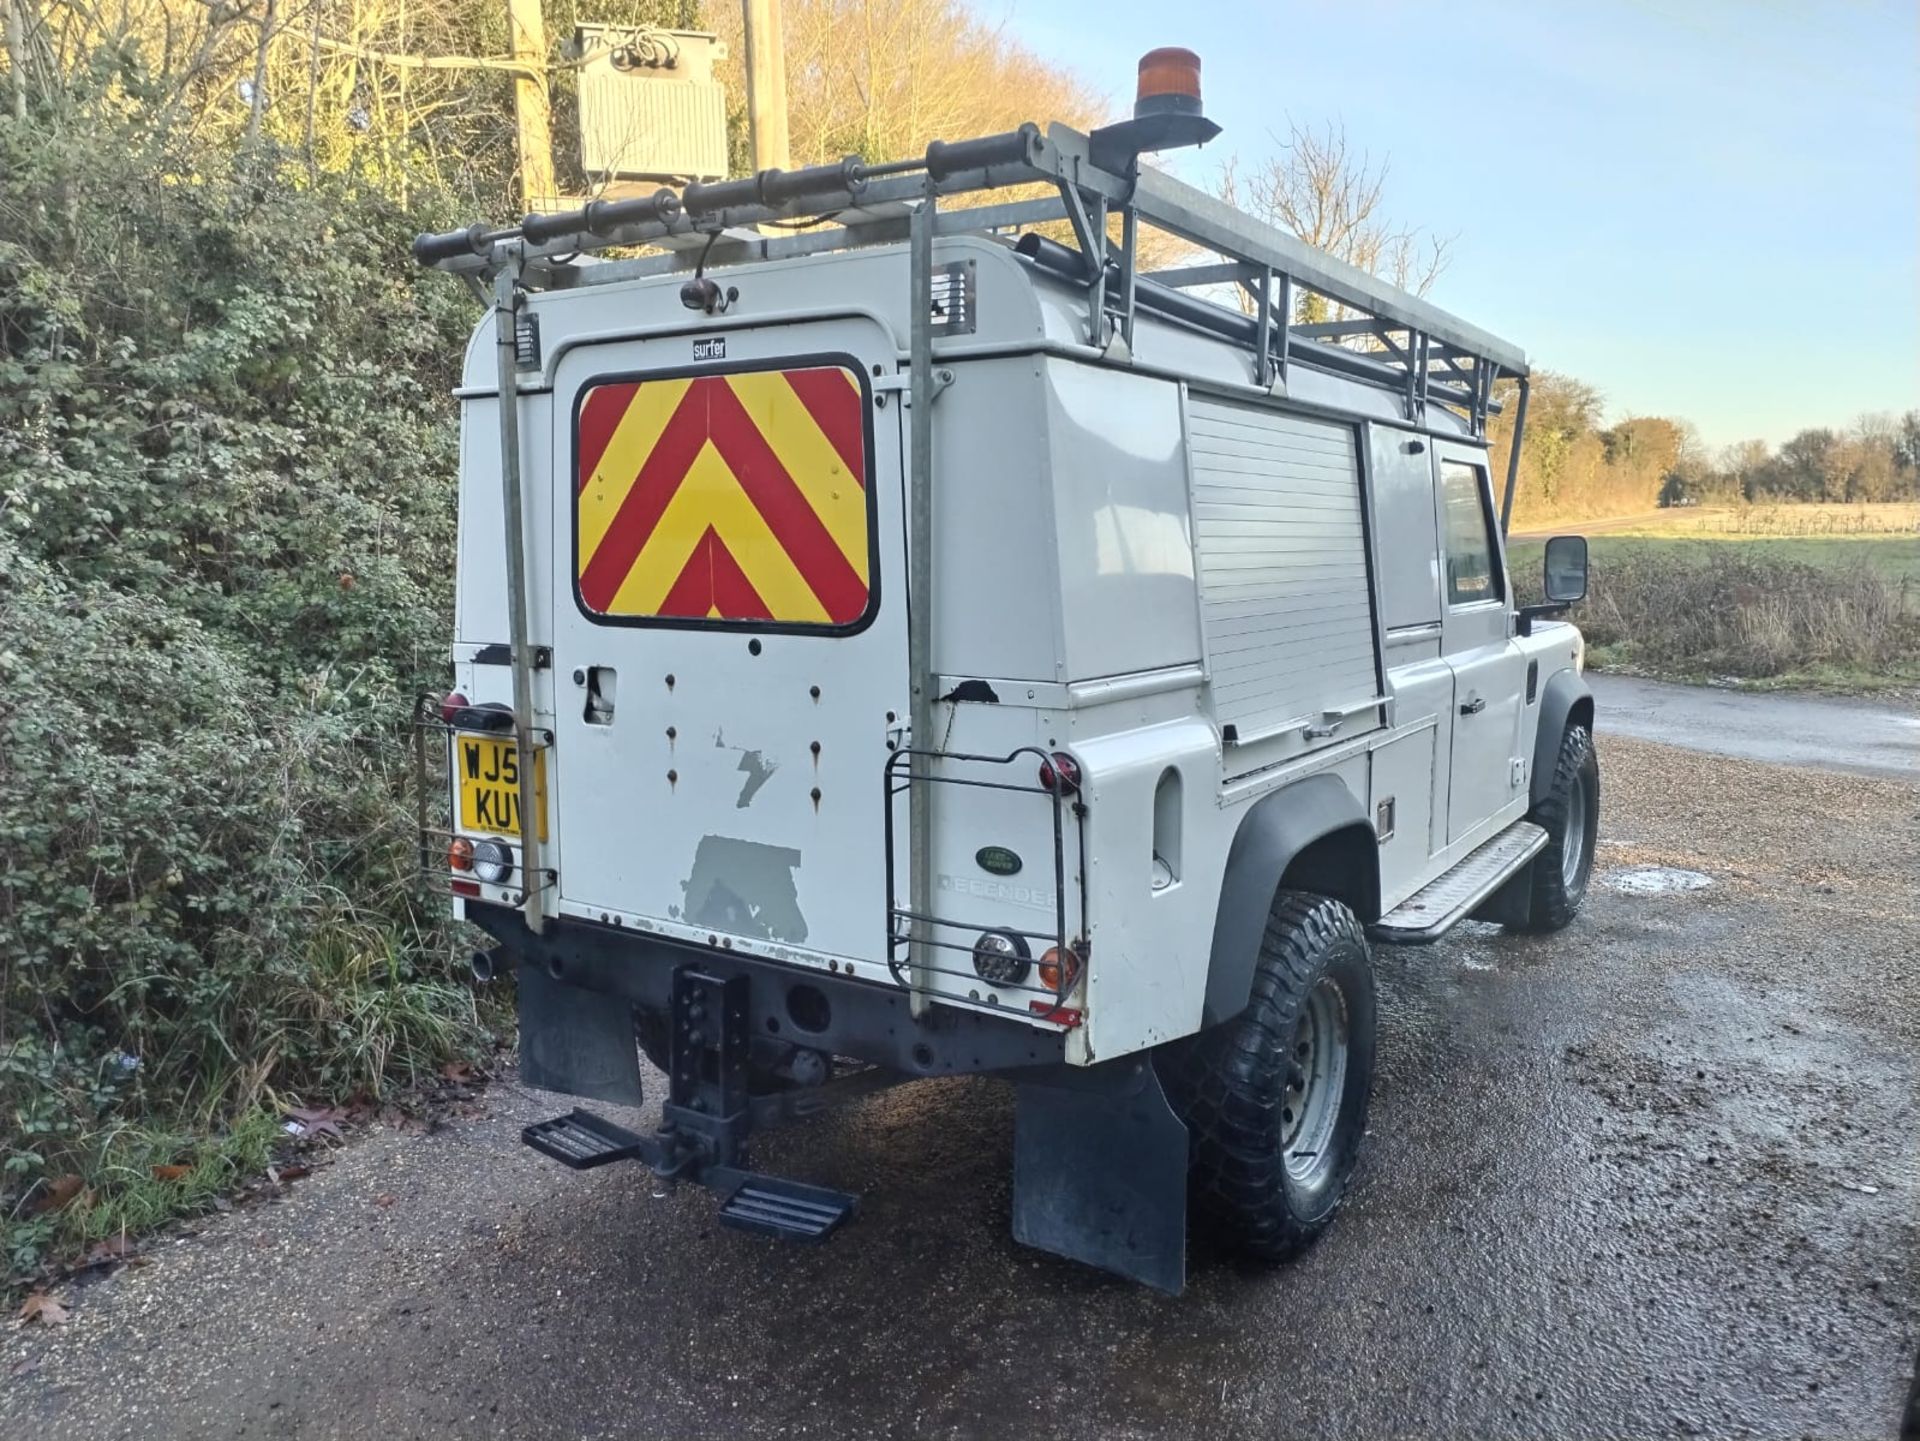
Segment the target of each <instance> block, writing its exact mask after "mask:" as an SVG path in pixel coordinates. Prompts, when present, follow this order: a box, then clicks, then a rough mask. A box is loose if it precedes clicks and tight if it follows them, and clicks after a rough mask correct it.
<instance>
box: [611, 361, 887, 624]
mask: <svg viewBox="0 0 1920 1441" xmlns="http://www.w3.org/2000/svg"><path fill="white" fill-rule="evenodd" d="M574 443H575V457H576V462H577V470H576V475H577V477H578V489H577V491H576V493H575V497H574V503H575V512H574V513H575V518H576V525H577V531H576V534H577V543H576V545H575V548H574V566H575V579H576V582H577V584H578V585H579V589H580V599H581V601H582V603H583V604H584V605H585V606H586V608H587V609H588V610H589V611H591V612H593V613H594V614H596V615H604V616H610V617H621V618H628V617H658V618H662V619H666V618H675V619H680V618H684V619H702V620H742V621H754V620H759V621H771V622H774V623H776V624H796V625H824V626H840V625H848V624H851V623H852V622H854V621H857V620H858V619H860V617H861V616H863V615H865V614H866V610H867V596H868V586H869V580H868V576H867V556H868V519H867V514H868V512H867V454H866V424H865V406H864V401H863V399H862V396H861V391H860V382H859V379H858V378H857V377H856V376H855V375H854V374H853V372H851V371H849V370H847V369H845V368H843V367H841V366H837V365H823V366H812V367H808V368H806V369H801V370H755V371H745V372H741V373H738V374H733V375H698V376H681V377H679V378H677V379H660V380H622V381H613V382H609V383H606V384H602V385H594V386H591V387H589V388H588V389H587V391H586V393H585V394H584V396H583V397H582V398H581V404H580V408H579V419H578V420H577V422H576V424H575V436H574Z"/></svg>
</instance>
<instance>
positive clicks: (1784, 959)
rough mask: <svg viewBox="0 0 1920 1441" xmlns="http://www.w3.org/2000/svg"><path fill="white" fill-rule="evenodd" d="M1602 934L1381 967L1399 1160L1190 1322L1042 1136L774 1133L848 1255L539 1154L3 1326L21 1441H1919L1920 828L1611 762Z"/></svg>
mask: <svg viewBox="0 0 1920 1441" xmlns="http://www.w3.org/2000/svg"><path fill="white" fill-rule="evenodd" d="M1602 756H1603V763H1604V767H1605V782H1604V786H1605V808H1604V811H1603V822H1602V844H1601V850H1600V873H1601V876H1602V878H1603V879H1604V877H1606V876H1608V875H1613V874H1616V873H1618V872H1619V871H1620V870H1621V869H1622V868H1626V867H1633V866H1639V865H1645V864H1665V865H1678V866H1687V867H1692V868H1695V869H1697V870H1700V871H1703V872H1705V873H1707V874H1708V875H1710V876H1711V877H1712V880H1713V884H1712V885H1710V886H1708V887H1707V888H1705V889H1702V890H1696V891H1691V892H1686V893H1678V894H1669V895H1656V896H1651V897H1648V896H1633V895H1628V894H1624V893H1622V892H1620V891H1618V890H1614V889H1611V888H1609V886H1608V885H1606V884H1604V883H1596V885H1595V887H1594V890H1593V892H1592V893H1591V896H1590V898H1589V901H1588V905H1587V908H1586V910H1585V911H1584V912H1583V914H1582V915H1581V917H1580V919H1579V920H1578V921H1577V922H1576V924H1575V925H1574V926H1573V927H1572V928H1571V929H1570V930H1568V931H1567V932H1565V933H1563V934H1562V935H1560V936H1557V937H1550V938H1513V937H1506V936H1502V935H1500V934H1498V933H1495V932H1493V931H1491V930H1489V929H1486V928H1474V930H1473V932H1472V933H1471V934H1467V935H1461V936H1456V937H1455V938H1452V939H1450V940H1449V941H1448V942H1446V943H1443V944H1442V945H1440V946H1438V947H1434V948H1429V949H1427V950H1407V951H1393V950H1385V949H1383V950H1382V951H1381V952H1380V954H1379V957H1378V960H1377V971H1378V978H1379V985H1380V989H1381V993H1382V1001H1383V1004H1382V1015H1383V1018H1384V1032H1383V1037H1382V1044H1381V1072H1380V1077H1379V1082H1378V1087H1377V1091H1376V1095H1375V1099H1374V1107H1373V1121H1372V1129H1371V1137H1370V1140H1369V1144H1368V1149H1367V1151H1366V1153H1365V1155H1364V1157H1363V1160H1362V1163H1361V1171H1360V1174H1359V1177H1358V1181H1357V1184H1356V1186H1355V1189H1354V1191H1353V1193H1352V1195H1351V1198H1350V1203H1349V1206H1348V1208H1347V1209H1346V1211H1345V1212H1344V1213H1343V1215H1342V1216H1341V1217H1340V1219H1339V1221H1338V1222H1337V1224H1336V1225H1335V1226H1334V1228H1333V1229H1332V1231H1331V1232H1330V1233H1329V1234H1328V1235H1327V1237H1326V1238H1325V1239H1324V1241H1323V1242H1322V1243H1321V1244H1320V1245H1319V1246H1318V1247H1317V1248H1316V1249H1315V1250H1314V1251H1313V1252H1312V1253H1310V1254H1309V1255H1308V1256H1307V1257H1306V1258H1305V1259H1303V1260H1301V1261H1300V1262H1298V1263H1296V1264H1294V1265H1292V1266H1290V1267H1287V1268H1283V1269H1280V1270H1262V1269H1259V1268H1252V1267H1246V1266H1243V1265H1240V1264H1236V1263H1234V1262H1232V1261H1229V1260H1227V1259H1224V1258H1222V1257H1221V1256H1219V1255H1218V1254H1216V1253H1215V1252H1213V1251H1212V1250H1211V1249H1210V1248H1209V1247H1208V1245H1207V1244H1206V1241H1205V1238H1204V1237H1202V1238H1200V1239H1199V1241H1198V1242H1197V1245H1196V1252H1197V1254H1196V1255H1195V1257H1194V1260H1193V1264H1192V1267H1191V1273H1192V1274H1191V1281H1190V1285H1189V1289H1188V1292H1187V1294H1186V1296H1185V1297H1183V1298H1181V1299H1177V1300H1176V1299H1171V1298H1167V1297H1163V1296H1159V1295H1155V1294H1152V1293H1150V1292H1147V1291H1143V1290H1139V1289H1136V1288H1133V1287H1130V1286H1127V1285H1124V1284H1122V1283H1120V1282H1117V1281H1113V1280H1109V1279H1107V1278H1105V1277H1103V1276H1100V1275H1097V1274H1094V1273H1092V1272H1089V1271H1086V1270H1083V1269H1081V1268H1078V1267H1076V1266H1073V1265H1071V1264H1069V1263H1066V1262H1062V1261H1056V1260H1053V1259H1051V1258H1048V1257H1045V1256H1041V1255H1037V1254H1035V1253H1032V1252H1027V1251H1024V1250H1021V1249H1020V1248H1018V1247H1016V1246H1014V1244H1013V1243H1012V1241H1011V1240H1010V1239H1009V1236H1008V1233H1007V1217H1006V1211H1007V1174H1008V1164H1009V1152H1010V1135H1009V1121H1010V1111H1009V1105H1008V1097H1007V1095H1006V1093H1005V1092H1004V1090H1003V1089H1002V1088H1001V1087H999V1086H997V1085H995V1084H992V1083H989V1082H985V1081H978V1080H968V1081H957V1082H942V1083H937V1084H929V1085H926V1086H923V1087H919V1088H908V1089H905V1090H902V1091H898V1092H892V1093H889V1094H887V1095H884V1096H881V1097H879V1098H876V1099H873V1100H870V1101H868V1102H866V1103H864V1104H862V1105H860V1106H858V1107H856V1108H854V1109H852V1110H850V1111H847V1112H845V1113H842V1114H841V1115H839V1116H837V1117H834V1118H832V1119H829V1120H826V1121H821V1122H815V1123H813V1124H812V1126H811V1128H810V1129H806V1130H801V1131H793V1132H788V1133H783V1134H781V1135H779V1136H777V1137H774V1138H770V1139H769V1141H768V1142H767V1144H765V1145H764V1146H763V1147H762V1150H761V1153H760V1156H759V1159H760V1161H761V1163H762V1164H763V1165H765V1166H767V1167H768V1168H769V1169H775V1170H781V1171H784V1172H786V1173H788V1174H793V1175H798V1176H800V1177H803V1178H809V1179H815V1180H820V1181H824V1182H827V1183H830V1184H835V1185H840V1186H847V1187H853V1188H857V1189H859V1190H860V1191H861V1192H862V1193H863V1194H864V1197H865V1201H864V1205H863V1214H862V1216H861V1219H860V1220H859V1221H858V1222H857V1223H856V1225H855V1226H854V1227H853V1228H851V1229H850V1230H848V1231H846V1232H845V1233H843V1234H842V1235H840V1236H839V1237H837V1238H835V1239H834V1240H833V1241H832V1242H831V1243H830V1244H828V1245H826V1246H823V1247H817V1248H800V1247H785V1248H783V1247H780V1246H777V1245H775V1244H773V1243H769V1242H765V1241H762V1240H759V1239H758V1238H754V1237H750V1236H744V1235H740V1234H738V1233H735V1232H731V1231H725V1230H722V1229H720V1228H719V1227H717V1226H716V1225H714V1224H713V1222H712V1202H711V1200H710V1198H708V1197H706V1196H705V1195H703V1194H701V1193H700V1192H698V1191H693V1190H683V1191H681V1192H680V1193H678V1194H675V1195H673V1196H671V1197H669V1198H666V1199H660V1200H656V1199H653V1198H652V1197H651V1196H650V1194H649V1191H650V1187H649V1185H648V1183H647V1180H646V1178H645V1177H644V1176H642V1175H641V1174H638V1173H637V1172H636V1171H634V1170H631V1169H627V1168H622V1167H610V1168H607V1169H604V1170H600V1171H594V1172H588V1173H584V1174H573V1173H570V1172H566V1171H564V1170H562V1169H560V1168H559V1167H557V1166H554V1165H552V1164H551V1163H549V1162H546V1161H544V1160H542V1159H540V1158H539V1157H537V1156H535V1155H533V1154H532V1153H530V1152H528V1151H526V1150H524V1149H523V1148H522V1147H521V1146H520V1145H519V1142H518V1139H517V1136H518V1130H519V1127H520V1126H521V1125H522V1124H523V1123H524V1122H526V1121H528V1120H531V1119H535V1118H538V1117H541V1116H544V1115H549V1114H552V1113H553V1112H555V1111H556V1110H558V1109H561V1107H562V1106H563V1105H564V1104H565V1103H564V1102H561V1101H558V1100H557V1099H556V1098H552V1097H546V1096H541V1095H538V1094H535V1093H530V1092H525V1091H522V1090H520V1089H518V1088H517V1087H515V1086H513V1085H511V1084H503V1085H499V1086H496V1087H495V1088H494V1089H493V1090H492V1091H491V1092H490V1093H489V1096H488V1099H487V1114H485V1115H483V1116H480V1117H477V1118H475V1119H472V1120H468V1121H461V1122H457V1123H455V1124H452V1125H449V1126H447V1127H445V1128H443V1129H441V1130H439V1131H437V1132H435V1133H433V1134H428V1135H407V1134H400V1133H395V1132H376V1133H375V1134H373V1135H371V1136H369V1137H367V1138H364V1139H362V1140H359V1141H357V1142H355V1143H354V1144H352V1145H349V1146H348V1147H346V1148H345V1149H344V1150H343V1151H341V1152H340V1153H339V1155H338V1157H337V1159H336V1160H335V1161H334V1162H333V1164H331V1165H330V1166H327V1167H325V1168H323V1169H322V1170H320V1171H319V1172H317V1173H316V1174H315V1175H314V1176H313V1177H312V1178H311V1179H308V1180H305V1181H302V1182H299V1183H298V1184H297V1186H296V1187H295V1189H294V1192H293V1194H292V1196H291V1197H290V1198H289V1199H288V1200H286V1201H284V1202H281V1203H279V1204H276V1205H271V1206H263V1207H258V1208H243V1209H242V1210H239V1211H236V1212H234V1213H233V1214H231V1215H227V1216H222V1217H216V1218H213V1219H212V1220H211V1221H210V1223H208V1224H207V1225H206V1226H205V1228H204V1230H203V1231H202V1233H201V1234H199V1235H198V1236H195V1237H192V1238H189V1239H185V1240H182V1241H179V1242H177V1243H175V1244H171V1245H167V1246H165V1247H163V1248H162V1249H161V1250H160V1252H159V1254H158V1256H157V1259H155V1261H154V1262H153V1263H152V1264H150V1265H147V1266H145V1267H141V1268H136V1269H130V1270H125V1271H122V1272H121V1273H119V1274H118V1275H116V1276H115V1277H113V1278H112V1279H110V1280H107V1281H104V1282H102V1283H100V1284H98V1285H95V1286H92V1287H89V1288H86V1289H82V1290H79V1291H78V1292H77V1293H74V1294H73V1295H72V1296H71V1299H72V1301H73V1305H74V1316H73V1320H72V1322H71V1324H70V1325H69V1326H67V1327H66V1328H65V1329H64V1330H62V1331H60V1332H52V1333H50V1332H47V1331H45V1330H42V1329H39V1328H36V1329H34V1330H14V1331H12V1332H11V1333H0V1375H4V1376H5V1377H6V1381H5V1385H4V1387H3V1388H0V1436H4V1437H6V1438H9V1441H11V1438H20V1441H29V1438H32V1441H50V1438H61V1437H73V1438H89V1441H91V1438H110V1437H195V1438H200V1437H207V1438H213V1437H332V1436H351V1437H379V1438H382V1441H399V1438H405V1437H430V1438H448V1437H458V1438H463V1441H465V1438H480V1437H622V1438H624V1437H636V1436H662V1435H674V1436H678V1435H701V1436H729V1437H732V1436H787V1435H812V1434H819V1435H834V1436H865V1435H888V1436H894V1435H899V1436H904V1435H935V1436H994V1437H999V1436H1006V1435H1015V1434H1047V1435H1059V1436H1072V1437H1081V1436H1084V1437H1103V1438H1104V1437H1112V1436H1150V1435H1151V1436H1158V1435H1175V1436H1196V1437H1199V1436H1206V1437H1218V1436H1289V1437H1364V1438H1376V1437H1386V1436H1400V1435H1433V1436H1447V1437H1474V1438H1480V1437H1509V1436H1511V1437H1534V1436H1539V1437H1554V1438H1560V1437H1625V1436H1632V1437H1642V1436H1644V1437H1666V1436H1690V1435H1711V1436H1740V1437H1744V1436H1764V1437H1776V1436H1777V1437H1800V1436H1822V1437H1825V1436H1844V1437H1882V1436H1892V1435H1893V1432H1894V1427H1895V1425H1896V1417H1897V1414H1898V1410H1899V1405H1900V1400H1901V1396H1902V1393H1903V1390H1904V1386H1905V1380H1906V1377H1907V1375H1908V1374H1909V1368H1910V1366H1911V1363H1912V1359H1913V1352H1914V1347H1915V1345H1916V1343H1917V1342H1920V1262H1917V1260H1916V1257H1917V1256H1920V1251H1917V1249H1916V1241H1917V1240H1920V1205H1917V1204H1916V1202H1917V1200H1920V1119H1917V1118H1916V1113H1915V1097H1916V1095H1920V1086H1917V1085H1916V1082H1917V1081H1920V1077H1916V1074H1915V1072H1916V1055H1917V1054H1920V1045H1917V1043H1920V1001H1916V981H1917V980H1920V975H1917V974H1916V972H1917V971H1920V963H1916V960H1915V951H1916V945H1915V941H1916V935H1917V934H1920V902H1917V901H1916V895H1915V877H1916V875H1920V792H1917V791H1916V790H1915V789H1914V788H1912V787H1911V786H1909V785H1907V784H1904V783H1901V782H1899V781H1895V780H1889V779H1875V778H1870V777H1862V776H1854V775H1847V774H1837V773H1833V772H1828V771H1815V770H1791V769H1786V768H1780V767H1773V766H1767V765H1759V764H1754V763H1751V762H1748V761H1742V760H1736V759H1725V758H1720V757H1716V756H1711V755H1704V754H1698V753H1691V752H1683V751H1679V750H1674V749H1669V748H1666V747H1662V746H1658V745H1653V744H1649V743H1646V742H1642V741H1635V740H1631V739H1623V738H1618V737H1613V736H1606V735H1605V734H1604V732H1603V743H1602Z"/></svg>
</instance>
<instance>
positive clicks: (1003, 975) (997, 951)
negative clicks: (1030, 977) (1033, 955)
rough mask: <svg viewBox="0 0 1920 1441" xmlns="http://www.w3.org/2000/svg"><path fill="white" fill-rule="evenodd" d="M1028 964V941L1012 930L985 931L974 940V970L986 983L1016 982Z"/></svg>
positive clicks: (1024, 975)
mask: <svg viewBox="0 0 1920 1441" xmlns="http://www.w3.org/2000/svg"><path fill="white" fill-rule="evenodd" d="M1029 965H1030V963H1029V961H1028V959H1027V943H1026V942H1025V941H1023V940H1022V939H1020V937H1019V936H1017V935H1015V934H1014V933H1013V932H1012V931H988V932H987V933H986V934H985V935H983V936H981V937H980V939H979V940H977V941H975V942H974V943H973V970H974V974H975V975H977V976H979V977H980V979H981V980H983V981H985V982H987V983H988V984H989V985H995V986H1017V985H1019V984H1020V982H1021V981H1023V980H1025V979H1026V976H1027V970H1028V967H1029Z"/></svg>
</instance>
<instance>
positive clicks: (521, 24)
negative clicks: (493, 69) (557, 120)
mask: <svg viewBox="0 0 1920 1441" xmlns="http://www.w3.org/2000/svg"><path fill="white" fill-rule="evenodd" d="M507 29H508V31H509V32H510V34H511V37H512V41H513V58H514V59H515V60H516V61H518V62H520V64H521V65H523V66H524V67H525V68H524V69H521V70H516V71H514V75H513V118H514V125H515V139H516V141H517V143H518V145H519V150H520V203H521V207H522V208H523V209H525V210H532V209H534V207H535V206H537V205H539V204H540V203H542V202H547V201H551V200H552V199H553V197H554V179H553V132H552V129H551V126H550V123H549V121H550V112H549V106H548V97H547V22H546V19H545V17H544V16H543V15H542V14H541V12H540V0H507Z"/></svg>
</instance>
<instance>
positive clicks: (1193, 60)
mask: <svg viewBox="0 0 1920 1441" xmlns="http://www.w3.org/2000/svg"><path fill="white" fill-rule="evenodd" d="M1133 113H1134V117H1135V118H1136V119H1145V118H1146V117H1147V116H1149V115H1199V114H1202V113H1203V112H1202V110H1201V108H1200V57H1199V56H1198V55H1196V54H1194V53H1193V52H1192V51H1191V50H1183V49H1181V48H1180V47H1179V46H1178V45H1164V46H1162V47H1161V48H1160V49H1158V50H1149V51H1148V52H1147V53H1146V54H1145V55H1142V56H1141V57H1140V85H1139V88H1138V89H1137V90H1136V91H1135V92H1134V98H1133Z"/></svg>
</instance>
